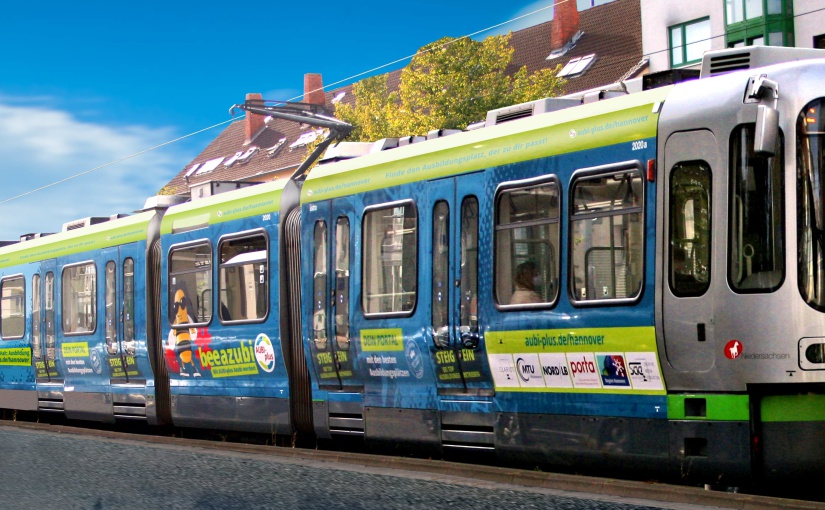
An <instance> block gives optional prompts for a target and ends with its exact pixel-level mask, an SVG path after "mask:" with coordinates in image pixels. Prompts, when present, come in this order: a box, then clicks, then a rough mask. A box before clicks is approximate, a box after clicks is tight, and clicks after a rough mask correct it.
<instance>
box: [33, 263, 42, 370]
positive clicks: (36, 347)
mask: <svg viewBox="0 0 825 510" xmlns="http://www.w3.org/2000/svg"><path fill="white" fill-rule="evenodd" d="M40 283H41V282H40V275H39V274H34V275H32V356H33V357H34V358H35V359H40V358H42V357H43V346H42V344H41V341H42V339H41V337H40V336H41V335H42V333H43V330H42V327H41V321H42V320H43V316H42V312H41V310H40V307H41V305H42V303H41V301H40V299H41V297H40V292H41V289H40Z"/></svg>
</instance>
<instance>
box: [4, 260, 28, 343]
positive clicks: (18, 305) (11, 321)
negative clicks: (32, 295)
mask: <svg viewBox="0 0 825 510" xmlns="http://www.w3.org/2000/svg"><path fill="white" fill-rule="evenodd" d="M0 296H2V298H0V303H2V305H1V306H2V313H0V336H2V337H3V340H13V339H15V338H23V334H24V333H25V331H26V291H25V283H24V281H23V277H22V276H15V277H12V278H6V279H5V280H3V281H2V283H0Z"/></svg>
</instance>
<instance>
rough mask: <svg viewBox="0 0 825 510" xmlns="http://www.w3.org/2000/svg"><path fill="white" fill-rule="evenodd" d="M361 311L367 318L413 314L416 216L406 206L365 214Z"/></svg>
mask: <svg viewBox="0 0 825 510" xmlns="http://www.w3.org/2000/svg"><path fill="white" fill-rule="evenodd" d="M363 232H364V235H363V239H364V254H363V264H362V271H363V272H362V275H361V281H362V289H363V293H362V295H363V298H362V303H361V304H362V307H363V309H364V313H365V314H366V315H367V316H370V315H376V314H404V315H408V314H410V313H412V311H413V309H414V308H415V303H416V300H417V296H418V288H417V279H418V274H417V265H418V263H417V261H418V215H417V213H416V209H415V206H414V205H413V204H412V203H411V202H409V203H402V204H393V205H390V206H380V207H377V208H371V209H370V210H368V211H366V212H365V213H364V227H363Z"/></svg>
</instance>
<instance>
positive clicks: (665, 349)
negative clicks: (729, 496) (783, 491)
mask: <svg viewBox="0 0 825 510" xmlns="http://www.w3.org/2000/svg"><path fill="white" fill-rule="evenodd" d="M654 78H656V79H651V80H649V83H652V84H655V83H656V81H657V80H658V79H660V77H654ZM646 81H648V80H646ZM823 81H825V58H823V53H822V52H821V51H817V50H795V49H787V48H767V47H763V48H732V49H728V50H722V51H718V52H709V53H708V54H707V55H706V56H705V58H704V60H703V63H702V70H701V74H700V76H699V78H698V79H694V80H690V81H685V82H681V83H676V84H669V85H666V86H662V87H655V86H652V87H649V89H648V90H639V91H634V90H632V89H633V84H629V85H628V86H627V87H620V88H617V89H615V90H605V91H598V92H595V93H594V94H586V95H584V96H583V97H582V98H578V99H571V98H561V99H546V100H542V101H536V102H532V103H527V104H523V105H515V106H512V107H508V108H504V109H502V110H498V111H493V112H490V113H489V114H488V116H487V120H486V122H485V123H484V125H483V126H473V129H468V130H466V131H464V132H457V133H455V132H452V131H434V132H432V133H430V134H428V136H427V137H426V138H428V139H427V140H424V141H419V138H414V137H410V138H406V139H393V140H382V141H379V142H376V144H375V145H374V146H373V147H372V149H367V150H365V151H364V152H367V154H365V155H362V156H360V157H356V158H349V159H346V158H344V159H341V158H338V157H330V158H329V160H328V161H327V162H324V164H320V165H318V166H316V167H315V168H313V169H311V170H310V171H309V172H308V173H307V174H306V175H296V176H293V178H292V179H285V180H282V181H276V182H272V183H267V184H261V185H257V186H250V187H247V188H243V189H239V190H236V191H231V192H227V193H221V194H218V195H215V196H211V197H208V198H202V199H198V200H192V201H189V202H186V203H179V204H175V203H173V202H174V201H168V202H165V203H164V202H163V200H160V199H159V198H156V199H154V201H155V202H156V203H155V204H154V205H153V206H149V207H147V208H146V210H145V211H143V212H140V213H138V214H135V215H134V216H130V217H126V218H114V219H111V220H110V221H107V222H104V223H101V224H97V225H90V226H85V227H82V228H78V229H76V230H68V231H65V232H61V233H59V234H55V235H50V236H43V237H40V238H39V239H33V240H27V241H24V242H20V243H15V244H10V245H8V246H4V247H0V303H1V304H2V306H1V307H0V337H1V338H2V340H1V341H0V408H4V409H19V410H31V411H40V412H48V411H51V412H63V413H65V415H66V416H67V417H69V418H77V419H91V420H98V421H115V420H119V419H134V418H139V419H145V420H147V422H149V423H153V424H154V423H165V424H171V425H174V426H182V427H200V428H207V429H223V430H239V431H254V432H262V433H267V434H274V435H281V436H288V435H291V434H300V435H303V436H306V437H315V438H320V439H329V440H332V441H336V440H339V439H341V438H344V437H355V438H362V440H363V441H364V443H365V444H366V445H368V446H370V447H372V448H374V449H377V450H379V451H395V450H396V449H397V448H404V449H408V450H409V449H413V450H414V451H417V452H427V453H429V454H431V455H439V454H443V453H445V452H449V451H477V452H486V453H488V454H490V455H495V456H497V457H498V458H501V459H508V460H518V461H523V462H531V463H537V464H541V465H553V466H561V467H565V468H569V469H574V470H583V469H600V470H602V472H604V470H607V471H608V472H612V473H615V474H623V473H626V472H629V471H634V472H647V473H650V472H653V473H656V476H657V478H666V477H672V478H683V479H689V480H693V481H701V482H704V483H723V484H724V483H729V484H738V483H741V482H742V481H754V480H758V479H761V478H763V477H767V478H785V479H806V477H810V476H811V475H810V474H811V473H816V472H819V470H821V469H822V468H823V467H825V455H823V453H822V452H824V451H825V434H822V426H823V424H825V333H823V332H825V314H823V312H825V297H823V296H825V292H823V289H825V241H823V238H825V236H823V234H822V233H823V232H825V213H823V212H822V211H823V207H822V204H823V203H825V192H824V191H823V189H825V188H823V186H822V182H823V181H825V164H823V161H825V157H824V156H823V155H825V144H823V143H822V138H823V136H825V117H823V116H822V114H821V110H822V108H823V106H825V96H823V92H822V90H821V85H820V84H821V83H822V82H823ZM628 88H629V89H631V91H629V90H628ZM640 88H641V87H640ZM362 149H363V147H362Z"/></svg>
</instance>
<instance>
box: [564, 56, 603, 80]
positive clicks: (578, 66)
mask: <svg viewBox="0 0 825 510" xmlns="http://www.w3.org/2000/svg"><path fill="white" fill-rule="evenodd" d="M595 60H596V54H595V53H591V54H590V55H585V56H583V57H576V58H573V59H570V62H568V63H567V65H566V66H564V67H563V68H562V70H561V71H559V74H557V75H556V76H558V77H559V78H562V77H570V76H576V75H579V74H582V73H584V72H585V71H587V70H588V69H589V68H590V66H591V65H592V64H593V62H594V61H595Z"/></svg>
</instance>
